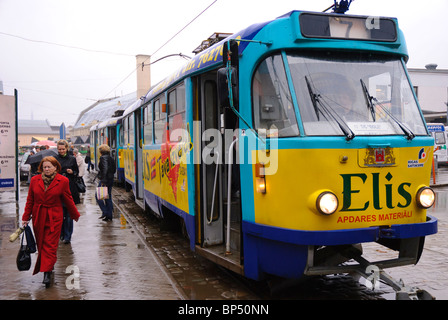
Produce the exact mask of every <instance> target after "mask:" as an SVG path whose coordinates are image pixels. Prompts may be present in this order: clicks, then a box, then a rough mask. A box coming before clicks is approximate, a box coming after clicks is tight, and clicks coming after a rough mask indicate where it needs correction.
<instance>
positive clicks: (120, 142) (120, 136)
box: [118, 125, 124, 146]
mask: <svg viewBox="0 0 448 320" xmlns="http://www.w3.org/2000/svg"><path fill="white" fill-rule="evenodd" d="M118 139H119V141H118V143H119V144H120V146H123V145H124V130H123V126H122V125H121V126H119V131H118Z"/></svg>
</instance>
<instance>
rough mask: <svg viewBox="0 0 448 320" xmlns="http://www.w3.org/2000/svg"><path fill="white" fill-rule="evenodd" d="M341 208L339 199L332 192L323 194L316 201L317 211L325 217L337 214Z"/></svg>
mask: <svg viewBox="0 0 448 320" xmlns="http://www.w3.org/2000/svg"><path fill="white" fill-rule="evenodd" d="M338 206H339V201H338V197H336V195H335V194H334V193H332V192H328V191H325V192H322V193H321V194H320V195H319V196H318V197H317V200H316V207H317V210H318V211H319V212H320V213H322V214H324V215H331V214H333V213H335V212H336V210H337V209H338Z"/></svg>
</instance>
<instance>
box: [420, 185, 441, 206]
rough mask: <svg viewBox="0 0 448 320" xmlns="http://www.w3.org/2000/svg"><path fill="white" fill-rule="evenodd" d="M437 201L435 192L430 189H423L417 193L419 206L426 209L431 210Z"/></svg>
mask: <svg viewBox="0 0 448 320" xmlns="http://www.w3.org/2000/svg"><path fill="white" fill-rule="evenodd" d="M435 200H436V195H435V193H434V190H432V189H431V188H429V187H422V188H420V189H419V190H418V192H417V204H418V205H419V206H420V207H422V208H424V209H428V208H431V207H432V206H433V204H434V201H435Z"/></svg>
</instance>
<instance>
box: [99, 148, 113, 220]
mask: <svg viewBox="0 0 448 320" xmlns="http://www.w3.org/2000/svg"><path fill="white" fill-rule="evenodd" d="M99 151H100V154H101V157H100V161H99V164H98V169H99V172H98V179H99V180H100V181H99V183H98V187H107V191H108V194H109V198H108V199H106V200H98V198H96V194H95V198H96V201H97V203H98V205H99V206H100V209H101V211H102V212H103V214H102V215H101V217H100V219H103V221H112V211H113V203H112V186H113V184H114V175H115V160H114V158H112V156H111V155H110V148H109V146H108V145H107V144H102V145H101V146H100V147H99Z"/></svg>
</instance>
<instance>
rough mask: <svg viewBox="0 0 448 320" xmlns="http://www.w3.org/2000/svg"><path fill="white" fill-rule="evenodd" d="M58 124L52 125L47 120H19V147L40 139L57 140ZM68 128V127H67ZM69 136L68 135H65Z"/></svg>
mask: <svg viewBox="0 0 448 320" xmlns="http://www.w3.org/2000/svg"><path fill="white" fill-rule="evenodd" d="M59 127H60V125H56V126H52V125H51V124H50V123H49V122H48V120H20V119H19V124H18V129H17V131H18V139H19V143H18V144H19V147H24V146H29V145H31V144H32V143H33V142H37V141H41V140H54V141H57V140H59ZM68 129H70V128H68ZM67 131H69V130H67ZM67 138H68V139H69V138H70V137H69V136H68V137H67Z"/></svg>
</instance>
